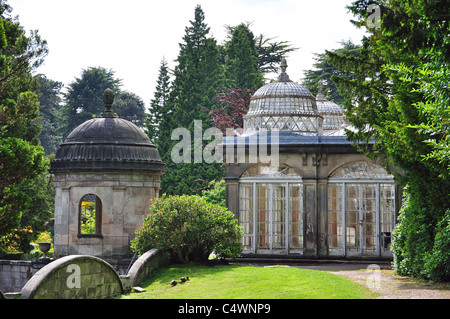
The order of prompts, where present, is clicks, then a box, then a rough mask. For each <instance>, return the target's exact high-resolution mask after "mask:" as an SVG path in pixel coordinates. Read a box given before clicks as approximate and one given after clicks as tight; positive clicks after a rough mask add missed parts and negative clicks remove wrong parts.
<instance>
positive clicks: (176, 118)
mask: <svg viewBox="0 0 450 319" xmlns="http://www.w3.org/2000/svg"><path fill="white" fill-rule="evenodd" d="M204 19H205V15H204V12H203V10H202V9H201V7H200V6H197V7H196V8H195V19H194V21H190V25H189V26H188V27H186V29H185V35H184V37H183V42H182V43H180V52H179V54H178V58H177V60H176V62H177V65H176V66H175V69H174V72H173V74H174V80H173V85H172V90H171V92H170V96H169V100H168V109H169V110H173V113H172V119H171V122H170V124H171V128H170V130H169V132H170V134H171V133H172V132H173V130H174V129H176V128H186V129H187V130H188V131H189V133H190V138H191V141H192V145H191V149H190V150H188V151H191V150H192V152H191V157H190V161H189V163H186V162H183V163H179V164H175V163H174V162H173V161H172V158H171V152H170V151H166V152H165V153H163V154H162V157H163V160H164V162H165V165H166V173H165V174H164V175H163V177H162V181H161V187H162V192H163V193H167V194H191V193H195V192H198V190H199V189H202V188H203V187H204V186H207V185H208V182H209V181H212V180H216V179H219V178H220V177H222V176H223V169H222V168H221V166H220V164H218V163H211V164H208V163H205V162H204V161H202V162H201V163H194V157H195V156H194V152H198V153H197V154H200V156H201V153H202V150H203V143H202V141H200V140H197V141H194V121H196V120H199V121H202V122H201V123H202V128H201V132H202V133H203V132H204V131H205V129H207V128H209V127H210V125H209V115H208V114H209V111H210V110H211V109H212V108H214V107H215V105H216V99H215V97H216V94H217V93H216V92H217V89H219V88H220V87H221V86H222V82H223V81H222V66H221V65H220V61H219V49H218V46H217V44H216V41H215V40H214V39H213V38H210V37H208V33H209V27H208V26H207V25H206V24H205V22H204ZM171 142H172V143H171V146H170V147H169V150H172V149H173V146H175V145H176V144H177V143H179V142H180V141H179V140H173V141H171Z"/></svg>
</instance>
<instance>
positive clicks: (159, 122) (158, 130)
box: [145, 58, 172, 154]
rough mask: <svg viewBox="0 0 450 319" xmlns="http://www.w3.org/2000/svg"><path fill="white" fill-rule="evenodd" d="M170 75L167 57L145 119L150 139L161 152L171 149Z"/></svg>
mask: <svg viewBox="0 0 450 319" xmlns="http://www.w3.org/2000/svg"><path fill="white" fill-rule="evenodd" d="M169 94H170V76H169V67H168V65H167V61H166V59H165V58H163V59H162V60H161V64H160V67H159V74H158V80H157V82H156V89H155V93H154V96H153V99H152V100H151V101H150V107H149V108H148V111H149V114H148V115H147V117H146V119H145V127H146V131H147V135H148V137H149V138H150V140H151V141H152V142H153V143H155V145H156V146H157V148H158V150H159V152H160V153H161V154H163V153H166V152H167V151H168V150H169V145H170V143H169V142H168V141H170V132H169V130H170V127H171V126H170V119H171V117H172V110H170V109H169V103H168V100H169Z"/></svg>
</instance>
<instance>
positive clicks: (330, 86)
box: [302, 40, 361, 105]
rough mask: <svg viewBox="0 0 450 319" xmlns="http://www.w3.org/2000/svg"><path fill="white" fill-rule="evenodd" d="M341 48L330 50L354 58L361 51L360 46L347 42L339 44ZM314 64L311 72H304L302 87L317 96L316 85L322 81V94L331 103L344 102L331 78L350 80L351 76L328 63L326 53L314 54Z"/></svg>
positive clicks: (328, 59) (328, 58) (358, 55)
mask: <svg viewBox="0 0 450 319" xmlns="http://www.w3.org/2000/svg"><path fill="white" fill-rule="evenodd" d="M340 44H341V46H342V47H341V48H338V49H335V50H332V51H331V52H333V53H336V54H339V55H343V56H354V57H360V56H361V55H360V53H359V51H360V50H361V46H360V45H356V44H354V43H352V42H351V41H350V40H349V41H342V42H340ZM314 55H315V58H314V59H315V60H316V62H315V63H314V64H313V66H314V69H313V70H306V71H305V72H304V79H303V83H302V84H303V85H304V86H305V87H306V88H307V89H308V90H309V91H311V93H312V94H314V95H317V93H318V84H319V80H323V82H324V83H325V91H324V94H325V95H326V96H327V98H328V99H329V100H330V101H333V102H335V103H337V104H339V105H340V104H342V103H343V102H344V98H343V97H342V95H341V94H339V91H338V89H337V88H336V85H335V83H334V82H333V81H332V79H331V77H332V76H339V77H344V78H346V79H352V78H353V76H352V74H346V73H345V72H344V71H342V70H339V69H338V68H336V66H335V65H333V64H332V63H331V61H330V57H329V56H328V54H327V52H324V53H315V54H314Z"/></svg>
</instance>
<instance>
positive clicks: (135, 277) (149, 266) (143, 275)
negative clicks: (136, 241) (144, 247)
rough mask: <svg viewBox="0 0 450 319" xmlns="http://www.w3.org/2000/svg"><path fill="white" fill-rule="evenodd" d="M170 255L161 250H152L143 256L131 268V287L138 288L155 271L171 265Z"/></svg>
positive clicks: (129, 273)
mask: <svg viewBox="0 0 450 319" xmlns="http://www.w3.org/2000/svg"><path fill="white" fill-rule="evenodd" d="M169 261H170V256H169V254H168V253H166V252H163V251H162V250H159V249H152V250H149V251H148V252H146V253H145V254H143V255H142V256H141V257H140V258H139V259H138V260H136V262H135V263H134V264H133V266H132V267H131V268H130V271H129V272H128V275H129V276H130V282H131V286H137V285H139V284H140V283H142V282H143V281H144V280H145V279H147V277H148V275H149V274H150V273H151V272H152V271H154V270H155V269H157V268H159V267H162V266H165V265H167V264H168V263H169Z"/></svg>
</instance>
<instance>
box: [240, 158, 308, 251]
mask: <svg viewBox="0 0 450 319" xmlns="http://www.w3.org/2000/svg"><path fill="white" fill-rule="evenodd" d="M239 223H240V226H242V227H243V229H244V236H243V246H244V253H258V254H264V253H267V254H277V253H278V254H288V253H302V249H303V185H302V180H301V176H300V175H299V174H298V173H297V172H296V171H295V170H294V169H293V168H292V167H289V166H288V165H285V164H281V165H264V164H258V165H254V166H252V167H250V168H249V169H248V170H247V171H246V172H244V174H243V175H242V176H241V179H240V181H239Z"/></svg>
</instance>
